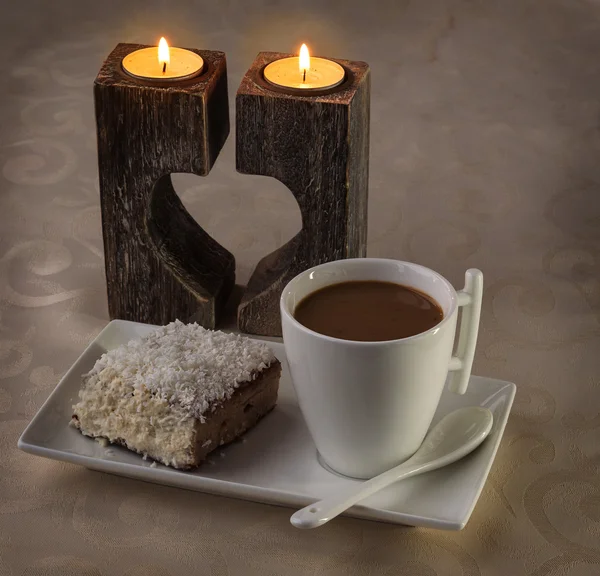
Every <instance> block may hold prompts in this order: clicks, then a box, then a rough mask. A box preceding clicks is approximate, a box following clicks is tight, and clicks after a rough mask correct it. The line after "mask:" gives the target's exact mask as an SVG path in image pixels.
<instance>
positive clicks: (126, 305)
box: [94, 44, 235, 328]
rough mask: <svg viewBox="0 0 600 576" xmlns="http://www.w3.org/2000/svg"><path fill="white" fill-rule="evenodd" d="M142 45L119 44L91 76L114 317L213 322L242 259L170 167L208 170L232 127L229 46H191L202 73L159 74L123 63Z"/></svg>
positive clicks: (208, 324) (159, 321) (160, 321)
mask: <svg viewBox="0 0 600 576" xmlns="http://www.w3.org/2000/svg"><path fill="white" fill-rule="evenodd" d="M144 47H145V46H140V45H137V44H119V45H118V46H117V47H116V48H115V49H114V51H113V52H112V53H111V54H110V56H109V57H108V58H107V60H106V62H104V64H103V65H102V68H101V70H100V72H99V74H98V77H97V78H96V81H95V84H94V99H95V105H96V123H97V130H98V165H99V173H100V198H101V204H102V230H103V236H104V256H105V266H106V284H107V290H108V308H109V312H110V317H111V318H122V319H126V320H134V321H137V322H146V323H151V324H166V323H168V322H170V321H172V320H175V319H177V318H179V319H181V320H183V321H185V320H189V319H191V318H194V319H195V320H197V321H198V322H199V323H200V324H202V325H203V326H205V327H207V328H214V326H215V322H216V320H217V314H218V312H219V309H220V308H221V306H222V305H223V303H224V302H225V300H226V299H227V297H228V296H229V293H230V292H231V289H232V288H233V286H234V283H235V259H234V257H233V255H232V254H230V253H229V252H228V251H227V250H225V248H223V247H222V246H221V245H220V244H218V243H217V242H216V241H215V240H213V239H212V238H211V237H210V236H209V235H208V234H207V233H206V232H205V231H204V230H203V229H202V228H201V227H200V226H199V225H198V224H197V223H196V222H195V221H194V220H193V218H192V217H191V216H190V215H189V213H188V212H187V211H186V209H185V208H184V206H183V204H182V203H181V201H180V200H179V197H178V196H177V193H176V192H175V190H174V189H173V185H172V183H171V174H172V173H174V172H188V173H192V174H197V175H199V176H206V175H207V174H208V173H209V171H210V169H211V167H212V166H213V164H214V162H215V160H216V158H217V156H218V154H219V152H220V150H221V148H222V146H223V144H224V143H225V140H226V139H227V136H228V135H229V107H228V99H227V68H226V61H225V54H224V53H222V52H212V51H207V50H192V52H195V53H197V54H200V56H202V58H203V59H204V68H203V70H202V72H201V73H200V75H198V76H196V77H194V78H191V79H189V80H182V81H173V82H169V83H165V84H162V83H157V82H152V81H145V80H140V79H137V78H133V77H131V76H129V75H128V74H127V73H126V72H124V71H123V68H122V64H121V63H122V60H123V57H124V56H126V55H128V54H129V53H131V52H133V51H134V50H138V49H139V48H144Z"/></svg>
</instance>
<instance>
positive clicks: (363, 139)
mask: <svg viewBox="0 0 600 576" xmlns="http://www.w3.org/2000/svg"><path fill="white" fill-rule="evenodd" d="M287 56H289V55H288V54H278V53H273V52H262V53H260V54H259V55H258V56H257V58H256V60H255V61H254V63H253V64H252V66H251V68H250V69H249V70H248V72H247V73H246V75H245V76H244V78H243V80H242V82H241V84H240V87H239V89H238V92H237V97H236V136H237V137H236V161H237V169H238V171H239V172H242V173H245V174H260V175H264V176H272V177H273V178H276V179H277V180H279V181H280V182H282V183H283V184H285V185H286V186H287V187H288V188H289V189H290V190H291V192H292V193H293V194H294V197H295V198H296V201H297V202H298V205H299V207H300V211H301V214H302V230H301V231H300V232H299V233H298V234H297V235H296V236H295V237H294V238H292V240H290V241H289V242H288V243H287V244H286V245H284V246H282V247H281V248H279V249H278V250H277V251H275V252H273V253H271V254H269V255H268V256H266V257H265V258H263V259H262V260H261V261H260V262H259V264H258V266H257V267H256V269H255V271H254V273H253V275H252V277H251V279H250V282H249V283H248V287H247V289H246V292H245V294H244V296H243V298H242V301H241V303H240V306H239V308H238V327H239V328H240V330H241V331H242V332H247V333H251V334H261V335H268V336H280V335H281V318H280V313H279V297H280V295H281V291H282V290H283V288H284V287H285V284H287V282H288V281H289V280H291V279H292V278H293V277H294V276H296V275H297V274H299V273H300V272H302V271H303V270H306V269H307V268H310V267H312V266H316V265H317V264H322V263H323V262H329V261H331V260H338V259H342V258H355V257H364V256H365V255H366V245H367V203H368V178H369V120H370V74H369V67H368V65H367V64H365V63H364V62H349V61H346V60H336V62H339V63H340V64H341V65H342V66H343V67H344V68H345V70H346V80H345V82H344V83H343V84H342V85H340V86H339V87H338V88H335V89H333V90H330V91H325V92H323V93H321V94H318V95H314V94H311V95H310V96H306V95H304V94H303V93H294V94H290V93H284V92H281V91H279V90H274V89H273V88H272V87H271V86H270V85H269V84H267V83H266V82H265V80H264V78H263V76H262V70H263V69H264V67H265V66H266V65H267V64H269V63H270V62H272V61H274V60H276V59H279V58H285V57H287Z"/></svg>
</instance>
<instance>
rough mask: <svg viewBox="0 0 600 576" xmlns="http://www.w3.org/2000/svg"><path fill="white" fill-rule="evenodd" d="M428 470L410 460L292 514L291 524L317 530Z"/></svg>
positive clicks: (421, 463) (420, 463) (423, 464)
mask: <svg viewBox="0 0 600 576" xmlns="http://www.w3.org/2000/svg"><path fill="white" fill-rule="evenodd" d="M428 469H429V466H427V463H424V462H414V461H413V462H410V460H409V461H407V462H404V463H403V464H400V465H399V466H396V467H395V468H392V469H391V470H388V471H387V472H384V473H383V474H380V475H379V476H375V477H374V478H371V479H370V480H367V481H366V482H363V483H362V484H360V485H359V486H358V487H354V486H352V487H351V488H350V490H348V491H345V492H342V493H340V494H335V495H333V496H330V497H329V498H324V499H323V500H320V501H319V502H315V503H314V504H309V505H308V506H306V507H305V508H302V509H301V510H298V511H297V512H295V513H294V514H292V516H291V518H290V522H291V523H292V524H293V525H294V526H295V527H296V528H317V527H318V526H322V525H323V524H325V523H326V522H329V521H330V520H331V519H333V518H335V517H336V516H339V515H340V514H341V513H342V512H344V511H345V510H347V509H348V508H350V507H351V506H352V505H354V504H356V503H357V502H360V501H361V500H363V499H364V498H367V497H368V496H370V495H371V494H374V493H375V492H378V491H379V490H382V489H383V488H385V487H386V486H389V485H390V484H393V483H394V482H397V481H398V480H403V479H405V478H408V477H410V476H414V475H415V474H420V473H421V472H425V471H427V470H428Z"/></svg>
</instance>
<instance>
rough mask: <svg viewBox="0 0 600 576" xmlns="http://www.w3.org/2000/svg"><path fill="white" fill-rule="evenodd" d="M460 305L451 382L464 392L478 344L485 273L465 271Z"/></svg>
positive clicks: (457, 392) (456, 389)
mask: <svg viewBox="0 0 600 576" xmlns="http://www.w3.org/2000/svg"><path fill="white" fill-rule="evenodd" d="M457 294H458V305H459V307H461V308H462V311H461V312H462V315H461V321H460V329H459V332H458V341H457V343H456V355H455V356H452V358H451V359H450V366H449V370H450V372H452V373H451V374H450V384H449V386H448V388H449V389H450V391H452V392H455V393H456V394H464V393H465V392H466V391H467V386H468V385H469V378H470V377H471V367H472V366H473V358H474V356H475V347H476V345H477V333H478V332H479V317H480V316H481V300H482V297H483V274H482V272H481V270H477V269H475V268H471V269H469V270H467V271H466V272H465V287H464V288H463V289H462V290H461V291H459V292H458V293H457Z"/></svg>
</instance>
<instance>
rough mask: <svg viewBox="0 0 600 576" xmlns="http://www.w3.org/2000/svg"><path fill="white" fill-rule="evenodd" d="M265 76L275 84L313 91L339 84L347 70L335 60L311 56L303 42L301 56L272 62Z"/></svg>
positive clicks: (270, 82)
mask: <svg viewBox="0 0 600 576" xmlns="http://www.w3.org/2000/svg"><path fill="white" fill-rule="evenodd" d="M264 76H265V80H266V81H267V82H268V83H269V84H272V85H273V86H278V87H280V88H294V89H297V90H303V91H304V90H306V91H307V92H311V91H320V90H329V89H331V88H335V87H336V86H339V85H340V84H341V83H342V82H343V81H344V79H345V78H346V71H345V70H344V68H343V67H342V66H340V65H339V64H338V63H337V62H334V61H333V60H327V59H326V58H314V57H313V58H311V57H310V55H309V53H308V48H307V47H306V44H302V48H300V56H293V57H291V58H281V59H280V60H275V62H271V63H270V64H269V65H268V66H266V67H265V70H264Z"/></svg>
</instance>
